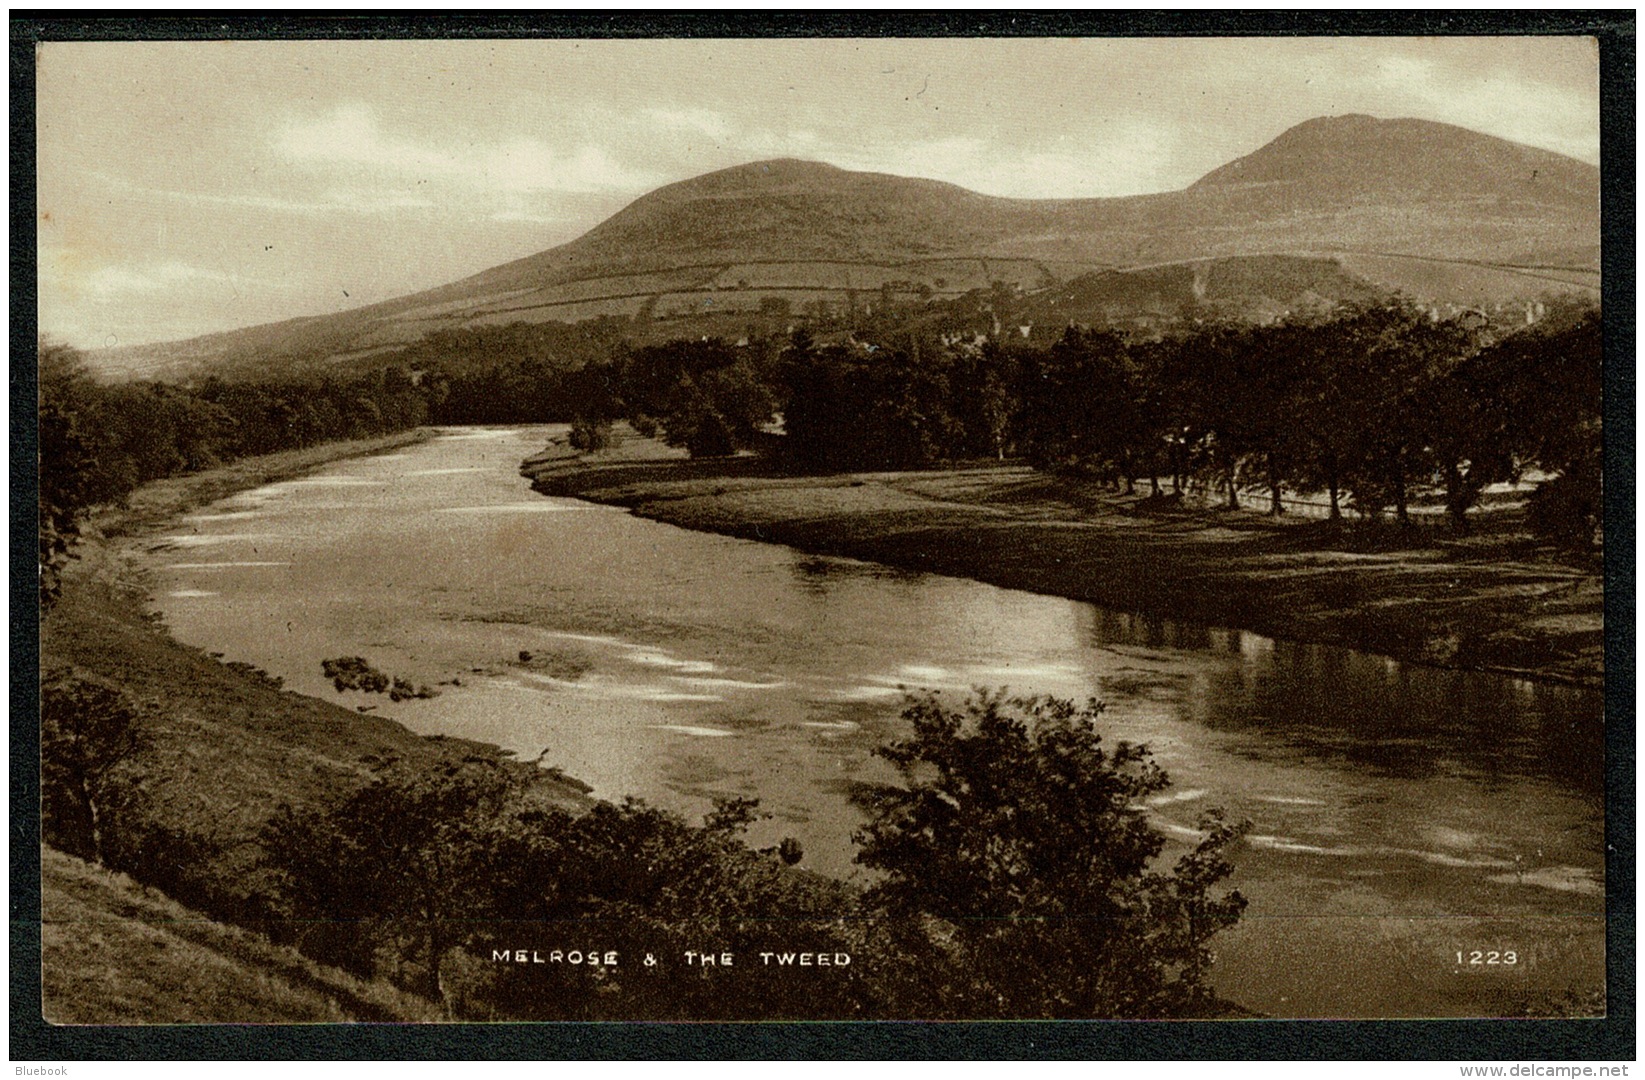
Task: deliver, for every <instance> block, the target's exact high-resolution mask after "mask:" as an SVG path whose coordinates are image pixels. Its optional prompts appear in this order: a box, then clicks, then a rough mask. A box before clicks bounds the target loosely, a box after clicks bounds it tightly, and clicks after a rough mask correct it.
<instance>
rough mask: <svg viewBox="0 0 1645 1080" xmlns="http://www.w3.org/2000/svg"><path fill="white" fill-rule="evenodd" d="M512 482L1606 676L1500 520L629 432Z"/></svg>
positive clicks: (1040, 580)
mask: <svg viewBox="0 0 1645 1080" xmlns="http://www.w3.org/2000/svg"><path fill="white" fill-rule="evenodd" d="M521 472H522V473H523V474H524V475H526V476H528V477H530V478H531V479H532V481H533V486H534V487H535V488H536V489H537V490H538V491H540V492H542V493H544V494H548V495H559V496H570V497H575V498H580V499H586V500H589V501H592V502H598V503H604V504H608V505H615V506H623V507H627V508H629V509H631V510H632V511H633V512H635V513H636V514H639V515H641V516H643V517H647V518H651V519H654V520H657V521H662V522H666V523H669V524H673V525H678V526H682V527H684V528H689V529H698V530H702V531H707V532H715V533H721V534H724V535H729V536H736V537H742V538H745V539H750V540H760V541H765V542H771V543H781V544H787V545H790V546H792V547H796V548H799V549H801V550H804V551H809V552H814V553H817V554H826V555H843V556H849V557H853V558H859V559H866V560H870V561H874V562H881V563H886V564H889V565H892V566H897V567H901V568H904V569H909V570H922V571H929V572H934V573H942V574H948V575H953V576H957V577H966V578H972V579H975V580H979V581H984V582H988V583H990V584H994V585H1000V586H1003V587H1007V588H1013V589H1023V590H1027V591H1030V592H1037V593H1044V594H1048V595H1055V596H1062V597H1067V598H1069V599H1074V600H1085V601H1090V602H1092V603H1097V604H1101V605H1103V606H1105V607H1110V608H1115V609H1118V610H1122V611H1128V612H1134V613H1139V614H1144V615H1152V616H1158V617H1162V618H1170V619H1178V620H1184V621H1192V622H1197V623H1204V624H1211V625H1216V626H1226V627H1234V628H1238V629H1242V630H1250V631H1254V632H1256V633H1260V634H1264V635H1268V636H1272V637H1277V638H1284V639H1290V640H1296V641H1303V642H1310V643H1317V644H1327V645H1341V646H1346V647H1349V648H1354V649H1360V650H1363V651H1366V652H1372V653H1377V654H1380V655H1385V656H1391V657H1394V658H1396V659H1399V660H1405V661H1412V662H1416V663H1422V664H1429V665H1434V666H1440V667H1454V668H1464V669H1470V670H1484V671H1497V672H1504V673H1510V674H1514V675H1518V676H1522V677H1526V678H1532V679H1539V680H1548V681H1558V682H1566V683H1575V684H1580V685H1589V686H1598V685H1601V683H1602V681H1603V662H1604V659H1603V657H1604V629H1603V628H1604V622H1603V586H1602V580H1601V577H1600V574H1599V573H1598V569H1597V567H1585V566H1581V565H1575V564H1572V563H1569V562H1563V561H1559V560H1557V559H1556V558H1554V557H1552V556H1551V555H1550V553H1549V552H1548V551H1547V550H1546V549H1538V548H1536V547H1534V546H1533V545H1531V544H1530V543H1529V542H1528V541H1527V540H1525V538H1524V537H1522V536H1520V535H1518V533H1517V530H1516V529H1514V528H1513V524H1514V523H1513V521H1512V520H1511V517H1510V516H1509V515H1493V516H1492V517H1490V518H1486V519H1484V523H1483V525H1482V526H1481V527H1478V528H1477V530H1476V535H1474V536H1470V537H1467V538H1465V539H1461V540H1458V539H1455V538H1453V537H1452V536H1450V535H1449V533H1448V532H1445V531H1444V530H1437V529H1426V528H1424V529H1416V530H1409V531H1402V530H1397V529H1394V528H1392V527H1387V528H1383V529H1380V530H1374V531H1373V530H1368V529H1366V528H1354V527H1351V526H1350V527H1347V528H1335V527H1332V526H1330V525H1329V524H1327V523H1325V522H1322V521H1309V520H1300V519H1295V518H1280V519H1277V520H1276V519H1272V518H1269V517H1267V516H1266V515H1264V514H1262V513H1260V512H1258V511H1257V510H1249V511H1240V512H1234V513H1229V512H1226V511H1216V510H1200V509H1192V510H1190V509H1169V508H1166V509H1154V508H1150V507H1149V506H1148V505H1145V504H1143V503H1142V499H1141V498H1140V497H1138V496H1133V497H1125V496H1119V495H1116V494H1114V493H1113V492H1112V491H1111V490H1109V489H1106V488H1104V487H1102V486H1100V485H1097V484H1094V483H1090V482H1085V481H1079V480H1069V479H1063V478H1057V477H1050V476H1046V475H1044V474H1041V473H1037V472H1034V471H1032V470H1030V469H1028V468H1027V467H1026V466H1021V465H1016V464H1011V463H997V464H996V463H986V464H978V465H973V466H968V467H958V468H950V469H939V470H928V471H919V472H898V473H860V474H835V475H823V476H804V475H793V474H789V473H785V472H784V471H782V470H781V469H780V468H779V467H777V466H775V465H773V464H771V463H769V462H765V461H762V460H761V459H758V458H750V457H741V458H732V459H721V460H713V461H690V460H685V459H683V458H682V457H681V455H680V454H679V452H678V451H673V450H669V449H668V448H666V447H662V446H661V445H660V444H658V443H655V442H653V441H652V440H646V439H640V438H638V437H636V436H633V435H629V436H627V437H626V438H625V439H624V440H623V441H622V443H621V444H620V445H619V446H618V447H617V448H616V449H615V450H613V451H607V452H603V453H600V454H594V455H577V454H575V453H574V452H572V451H570V450H569V449H567V448H563V447H558V446H551V447H550V448H548V449H547V450H545V451H544V453H542V454H539V455H536V456H534V457H532V458H530V459H528V460H527V461H526V462H525V463H524V465H523V466H522V468H521Z"/></svg>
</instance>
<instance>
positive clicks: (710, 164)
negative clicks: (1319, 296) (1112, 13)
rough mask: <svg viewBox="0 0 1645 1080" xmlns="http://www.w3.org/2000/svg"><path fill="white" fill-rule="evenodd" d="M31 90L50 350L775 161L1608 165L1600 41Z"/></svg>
mask: <svg viewBox="0 0 1645 1080" xmlns="http://www.w3.org/2000/svg"><path fill="white" fill-rule="evenodd" d="M38 63H39V77H38V100H39V105H38V110H39V112H38V116H39V175H38V180H39V211H40V318H41V329H42V330H43V331H44V332H46V333H49V334H52V335H54V336H56V337H57V338H59V339H61V340H67V341H69V342H71V343H72V344H76V345H80V346H86V347H94V346H99V345H106V344H132V343H137V342H144V341H154V340H164V339H169V338H180V337H187V336H191V335H195V334H202V333H208V332H211V331H215V330H225V329H232V328H234V327H238V326H246V325H250V324H253V323H259V322H268V321H272V320H275V319H281V318H289V317H292V316H296V315H313V314H321V313H325V312H330V311H336V310H340V309H342V308H346V307H354V306H358V305H360V304H363V303H371V302H374V301H377V300H385V299H388V298H391V297H394V296H398V295H402V294H404V293H407V292H412V291H415V290H417V289H421V288H427V287H430V286H434V285H439V284H443V283H445V282H448V281H453V280H455V279H457V278H460V277H464V276H466V275H468V274H471V273H475V272H477V271H480V270H483V269H486V268H487V267H490V266H494V265H496V264H498V263H501V262H505V261H507V260H510V259H515V258H519V257H521V256H524V255H529V254H531V253H533V252H537V251H541V250H543V249H544V248H548V247H552V246H554V245H556V244H559V243H563V242H565V241H567V240H570V239H572V238H574V237H576V236H578V235H580V234H581V233H583V232H585V231H587V230H588V229H589V228H591V227H592V226H594V225H596V224H598V223H599V222H600V221H601V220H603V219H604V218H606V217H607V216H609V215H610V214H612V213H614V212H615V211H617V210H619V209H621V208H622V207H623V206H624V205H625V204H627V203H628V202H630V201H631V200H632V199H634V198H635V197H637V196H639V195H642V194H644V193H645V192H646V191H649V190H651V189H652V188H654V187H657V186H659V185H661V184H665V183H670V182H672V181H675V180H682V179H685V178H687V177H691V176H695V175H698V174H700V173H704V172H709V171H711V170H714V169H719V168H724V167H726V166H729V165H735V164H739V163H742V162H746V161H754V160H759V159H762V158H771V157H801V158H811V159H815V160H819V161H826V162H830V163H832V164H835V165H839V166H843V167H846V168H852V169H870V170H876V171H880V172H890V173H898V174H901V175H907V176H927V177H933V178H936V179H940V180H947V181H951V182H953V183H956V184H961V185H963V186H965V187H968V188H971V189H973V190H976V191H981V192H986V193H988V194H993V195H1007V196H1020V197H1032V198H1062V197H1081V196H1105V195H1131V194H1138V193H1143V192H1155V191H1167V190H1172V189H1176V188H1181V187H1184V186H1186V185H1187V184H1190V183H1192V182H1193V181H1194V180H1195V179H1197V178H1198V177H1199V176H1201V175H1203V174H1204V173H1206V172H1209V171H1210V170H1211V169H1213V168H1215V167H1217V166H1218V165H1221V164H1224V163H1225V162H1227V161H1230V160H1232V159H1233V158H1235V157H1238V156H1240V155H1242V154H1246V153H1250V152H1251V151H1253V150H1255V149H1257V148H1258V147H1259V146H1261V145H1262V144H1264V143H1266V142H1267V141H1268V140H1270V139H1272V138H1274V137H1275V136H1276V135H1278V134H1280V133H1281V132H1282V131H1284V130H1285V129H1286V128H1288V127H1290V126H1292V125H1293V124H1296V123H1299V122H1301V121H1303V120H1307V119H1309V118H1312V117H1315V116H1324V115H1340V114H1343V113H1350V112H1358V113H1370V114H1373V115H1376V116H1381V117H1396V116H1414V117H1421V118H1424V119H1430V120H1440V121H1445V122H1448V123H1453V124H1460V125H1463V126H1465V127H1470V128H1475V129H1477V130H1479V131H1484V132H1488V133H1490V134H1493V135H1499V136H1502V137H1504V138H1508V139H1514V140H1516V141H1519V142H1524V143H1529V144H1531V145H1533V146H1540V147H1545V148H1547V149H1549V150H1555V151H1558V152H1560V153H1564V154H1569V155H1572V156H1573V157H1577V158H1581V159H1582V160H1584V161H1588V162H1597V161H1598V159H1599V98H1598V59H1597V52H1596V49H1595V47H1594V45H1593V43H1592V42H1591V41H1590V40H1589V39H1582V38H1496V39H1481V38H1450V39H1399V38H1380V39H1374V38H1373V39H1278V40H1276V39H1243V40H1237V39H1210V40H1178V41H1163V40H1140V39H1133V40H1106V41H1105V40H1068V39H1047V40H1001V39H993V40H988V39H975V40H966V39H960V40H839V41H789V42H781V41H777V42H760V41H631V42H612V41H607V42H569V41H566V42H550V41H532V42H522V41H508V42H346V43H320V42H316V43H302V42H299V43H289V42H288V43H278V42H208V43H177V44H139V43H114V44H94V43H52V44H46V45H43V46H41V48H40V51H39V54H38Z"/></svg>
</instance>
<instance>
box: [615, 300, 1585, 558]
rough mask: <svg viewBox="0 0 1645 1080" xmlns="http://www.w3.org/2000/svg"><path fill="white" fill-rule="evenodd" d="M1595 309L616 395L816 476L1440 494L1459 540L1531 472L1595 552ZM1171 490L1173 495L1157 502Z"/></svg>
mask: <svg viewBox="0 0 1645 1080" xmlns="http://www.w3.org/2000/svg"><path fill="white" fill-rule="evenodd" d="M1601 359H1602V342H1601V326H1600V319H1599V314H1598V312H1597V311H1596V310H1592V309H1588V308H1580V307H1557V306H1556V308H1555V310H1554V311H1553V312H1552V313H1550V314H1548V315H1547V316H1546V317H1545V318H1544V319H1542V320H1540V321H1539V322H1537V323H1536V324H1534V325H1530V326H1525V325H1523V324H1521V325H1520V326H1518V327H1512V328H1506V329H1505V328H1502V327H1493V326H1492V325H1490V324H1489V323H1488V322H1487V321H1486V320H1485V319H1484V318H1483V317H1481V316H1478V315H1477V314H1475V313H1463V314H1462V315H1460V316H1456V317H1451V318H1439V317H1437V316H1436V315H1434V314H1431V313H1429V312H1428V311H1425V310H1423V309H1421V308H1419V307H1417V306H1415V305H1410V304H1405V303H1388V304H1381V305H1375V306H1367V307H1362V308H1350V309H1343V310H1339V311H1338V312H1336V313H1334V314H1332V315H1330V316H1327V317H1316V318H1304V319H1295V320H1285V321H1280V322H1276V323H1273V324H1270V325H1251V324H1242V323H1221V324H1217V323H1212V324H1202V325H1195V326H1192V327H1190V328H1185V329H1181V330H1178V331H1175V332H1172V333H1168V334H1164V335H1160V336H1156V337H1150V338H1142V339H1136V338H1128V337H1126V336H1125V335H1123V334H1121V333H1119V332H1117V331H1111V330H1089V329H1085V328H1081V327H1070V328H1068V330H1067V331H1066V332H1065V333H1064V334H1063V336H1062V337H1061V339H1060V340H1058V341H1057V342H1055V343H1054V344H1052V345H1050V346H1048V347H1031V346H1028V345H1025V344H1011V343H1009V342H1005V343H1002V342H1001V341H1000V340H999V339H998V338H990V339H987V340H985V341H981V342H975V341H973V342H963V343H949V344H940V343H938V342H934V341H930V340H922V339H921V338H919V337H917V336H913V335H907V334H903V335H890V336H889V337H888V338H887V339H885V340H884V341H882V342H864V341H859V340H857V339H855V338H852V339H849V340H847V341H845V342H843V343H834V344H826V345H825V344H819V343H817V342H815V341H814V340H812V339H811V338H810V337H809V336H808V335H807V334H805V332H804V331H801V332H799V333H797V334H796V335H795V336H794V337H793V339H792V340H791V341H790V342H789V343H788V344H787V346H786V347H785V348H783V349H782V350H781V351H780V352H779V351H777V350H775V349H773V348H772V347H770V346H766V347H763V348H762V347H759V346H747V347H741V348H738V347H733V346H730V345H727V344H726V343H724V342H715V341H708V342H675V343H671V344H667V345H659V346H653V347H650V348H646V349H640V350H637V351H635V352H633V353H631V354H630V355H628V356H627V357H626V358H625V360H624V362H623V364H622V366H621V377H620V379H619V388H620V389H619V397H620V398H621V400H622V401H623V402H624V403H626V405H627V407H628V409H629V411H630V414H631V415H632V416H633V417H635V418H636V419H639V420H642V421H646V422H650V421H651V420H655V421H656V422H658V423H659V424H660V426H661V429H662V433H663V435H664V437H665V438H666V439H667V440H668V441H669V442H671V443H674V444H676V445H680V446H685V447H687V448H689V449H691V450H692V452H693V453H708V454H714V453H725V452H727V450H728V449H738V448H751V447H754V446H756V445H758V443H759V441H760V440H759V439H758V437H757V433H758V432H759V431H760V430H761V428H762V427H763V426H764V425H766V424H768V423H769V422H770V421H771V420H772V419H773V417H774V415H775V413H776V412H777V411H778V410H780V411H781V415H782V419H783V426H784V429H785V431H786V438H785V439H784V440H783V447H782V449H783V452H784V454H785V455H786V456H787V457H788V459H789V460H790V461H792V462H793V463H794V464H795V465H797V466H800V467H804V468H812V469H818V468H820V469H835V470H854V469H880V468H919V467H924V466H930V465H935V464H939V463H943V462H948V461H955V460H963V459H967V458H977V457H999V458H1003V457H1007V456H1018V455H1020V456H1022V457H1025V458H1026V459H1027V460H1029V461H1030V462H1032V463H1033V464H1034V465H1036V466H1037V467H1040V468H1044V469H1050V470H1059V471H1071V472H1077V473H1081V474H1085V475H1090V476H1096V477H1101V478H1107V479H1110V480H1112V481H1114V482H1115V484H1116V485H1118V486H1123V487H1124V488H1125V489H1126V490H1127V491H1135V490H1136V488H1137V485H1138V484H1142V483H1146V484H1147V485H1148V487H1149V493H1150V494H1151V495H1155V496H1160V497H1162V498H1169V497H1172V496H1176V495H1180V494H1181V493H1182V492H1183V490H1184V489H1185V487H1186V486H1187V485H1189V484H1190V483H1194V484H1196V485H1199V486H1206V485H1209V486H1210V487H1212V488H1214V489H1215V490H1218V491H1220V492H1221V494H1222V497H1223V498H1224V499H1225V500H1226V503H1227V505H1228V506H1229V507H1230V508H1238V507H1239V505H1240V501H1239V500H1240V493H1241V491H1242V489H1251V488H1257V489H1259V490H1262V491H1264V492H1265V493H1266V495H1267V505H1268V506H1269V508H1270V509H1272V510H1273V512H1275V513H1280V512H1283V503H1282V502H1281V499H1282V495H1283V493H1292V494H1297V493H1303V494H1310V495H1315V494H1317V495H1318V496H1320V497H1321V498H1322V499H1324V500H1326V501H1328V503H1329V507H1330V511H1329V512H1330V516H1331V517H1332V518H1333V519H1339V518H1341V517H1342V516H1343V510H1344V507H1345V506H1346V507H1349V508H1351V509H1353V510H1354V511H1356V512H1357V513H1358V514H1359V515H1360V516H1362V517H1367V518H1375V517H1379V516H1381V515H1384V514H1391V515H1392V516H1393V517H1394V518H1395V519H1396V520H1397V521H1399V522H1401V523H1406V522H1408V521H1409V519H1410V508H1411V504H1412V502H1413V501H1414V499H1415V498H1416V497H1417V496H1418V495H1427V494H1428V493H1430V492H1436V491H1437V492H1438V493H1439V494H1440V496H1441V497H1442V499H1443V502H1444V506H1445V508H1446V511H1447V514H1448V517H1449V520H1450V522H1451V524H1452V526H1453V528H1455V529H1456V530H1457V531H1458V532H1465V531H1467V529H1468V526H1469V519H1468V516H1467V515H1468V511H1469V510H1470V509H1471V508H1472V507H1474V506H1475V505H1476V503H1477V501H1478V499H1479V497H1480V495H1481V493H1482V492H1483V491H1484V489H1485V488H1486V487H1488V486H1489V485H1491V484H1495V483H1499V482H1502V481H1506V480H1517V479H1519V478H1520V477H1522V476H1523V475H1524V474H1525V473H1526V472H1527V471H1528V470H1531V469H1536V470H1538V471H1539V472H1541V473H1542V474H1543V475H1544V476H1546V477H1548V479H1547V480H1546V481H1545V482H1543V483H1542V484H1540V485H1539V487H1538V488H1537V490H1536V492H1535V494H1534V495H1533V496H1532V499H1531V507H1530V520H1531V523H1532V524H1533V526H1535V527H1536V528H1537V529H1538V531H1540V532H1542V533H1543V534H1544V535H1546V536H1548V537H1549V538H1551V539H1554V540H1557V541H1559V542H1561V543H1566V544H1569V545H1570V546H1572V547H1575V548H1579V549H1587V548H1588V547H1590V546H1591V545H1592V543H1593V538H1594V533H1595V529H1596V528H1597V526H1598V523H1599V515H1600V508H1601V488H1600V464H1601V437H1600V436H1601V409H1602V401H1601V387H1602V382H1601ZM1167 489H1168V490H1167Z"/></svg>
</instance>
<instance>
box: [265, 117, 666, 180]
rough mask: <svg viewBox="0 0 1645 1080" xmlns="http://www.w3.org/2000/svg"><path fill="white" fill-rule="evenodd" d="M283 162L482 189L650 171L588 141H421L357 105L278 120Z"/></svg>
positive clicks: (638, 176)
mask: <svg viewBox="0 0 1645 1080" xmlns="http://www.w3.org/2000/svg"><path fill="white" fill-rule="evenodd" d="M274 150H275V151H276V153H278V154H279V155H280V156H281V157H282V158H283V159H285V160H286V161H289V162H292V163H294V164H298V165H303V166H308V167H310V168H315V169H320V170H324V171H329V172H332V173H334V174H337V175H341V176H347V177H350V178H352V179H355V180H357V181H362V182H369V183H376V184H382V183H396V182H397V183H402V184H403V183H408V182H428V181H435V182H441V183H444V184H450V185H456V186H459V187H462V188H466V189H470V190H473V191H480V192H486V193H513V194H529V193H539V192H560V193H591V192H602V191H612V190H639V189H644V188H645V187H646V186H647V185H648V184H650V183H651V182H652V181H653V178H652V177H649V176H646V175H644V174H642V173H640V172H637V171H635V170H632V169H629V168H626V167H624V166H623V165H621V164H619V163H618V162H617V161H616V160H615V159H614V158H613V157H612V156H611V154H610V153H609V152H608V151H607V150H605V149H604V148H602V147H600V146H597V145H594V144H592V143H583V144H580V145H577V146H571V147H555V146H551V145H550V144H548V143H547V142H544V141H543V140H541V139H538V138H535V137H532V136H527V135H512V136H507V137H505V138H502V139H500V140H497V141H493V142H489V143H475V142H468V143H460V142H449V143H444V144H437V143H433V142H422V141H418V140H415V139H412V138H408V137H405V136H403V135H397V134H394V133H391V132H388V131H385V130H384V129H383V126H382V124H381V122H380V121H379V120H378V119H377V116H376V114H375V113H374V112H373V111H372V110H371V109H369V108H367V107H366V106H363V105H353V104H351V105H341V106H338V107H337V108H336V109H334V110H332V112H331V113H330V114H328V115H326V116H323V117H320V118H318V119H311V120H305V121H300V122H295V123H291V124H288V125H286V126H285V127H284V128H283V129H282V130H281V131H280V132H279V133H278V134H277V135H276V136H275V139H274Z"/></svg>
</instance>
